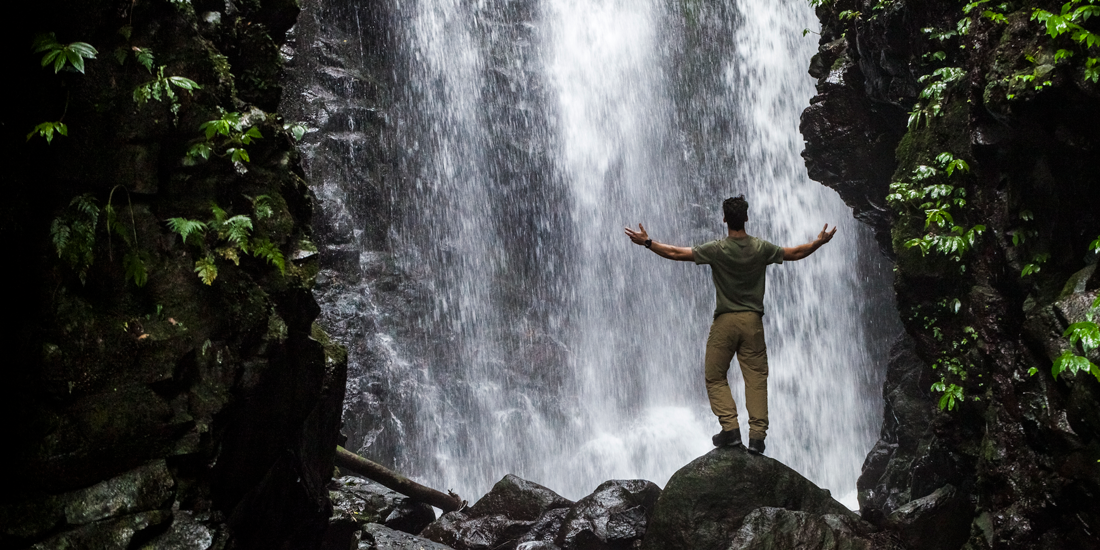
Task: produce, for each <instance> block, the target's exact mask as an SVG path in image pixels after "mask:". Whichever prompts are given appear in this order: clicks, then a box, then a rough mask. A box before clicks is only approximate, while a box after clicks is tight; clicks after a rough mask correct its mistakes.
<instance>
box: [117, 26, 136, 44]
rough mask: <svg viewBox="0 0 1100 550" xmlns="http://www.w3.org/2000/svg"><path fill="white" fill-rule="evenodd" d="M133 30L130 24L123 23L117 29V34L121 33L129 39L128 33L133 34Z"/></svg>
mask: <svg viewBox="0 0 1100 550" xmlns="http://www.w3.org/2000/svg"><path fill="white" fill-rule="evenodd" d="M133 32H134V28H133V27H131V26H130V25H123V26H122V28H120V29H118V34H121V35H122V37H123V38H125V39H126V40H129V39H130V35H131V34H133Z"/></svg>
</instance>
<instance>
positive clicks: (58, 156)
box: [0, 0, 345, 548]
mask: <svg viewBox="0 0 1100 550" xmlns="http://www.w3.org/2000/svg"><path fill="white" fill-rule="evenodd" d="M20 13H22V14H23V15H22V16H20V17H18V18H16V19H15V20H13V21H10V24H9V26H8V27H9V28H8V32H6V33H5V35H4V43H5V52H6V55H5V56H4V74H5V77H6V78H5V82H6V86H5V87H6V88H7V94H6V101H5V108H4V110H3V115H2V117H3V118H2V121H0V122H2V132H3V139H4V146H3V155H4V163H3V164H4V167H5V169H4V171H3V175H2V176H0V177H2V178H3V182H4V189H5V190H6V193H7V196H6V198H5V200H4V201H3V205H2V206H0V209H2V211H0V219H2V220H3V221H2V225H0V232H2V235H3V242H4V243H6V246H7V247H8V251H9V258H10V259H11V260H12V261H11V263H12V265H13V267H14V266H17V267H14V268H13V269H11V270H10V275H11V276H10V277H7V278H6V281H7V292H8V295H9V296H11V297H12V298H11V302H10V303H13V306H14V307H10V308H9V313H10V314H11V315H12V316H13V319H12V321H14V322H12V323H9V329H8V330H7V331H6V334H5V346H4V350H5V353H6V355H7V360H6V361H5V372H4V375H3V376H4V381H3V383H0V403H2V406H3V414H4V415H5V418H7V419H8V421H7V422H5V423H4V428H3V431H4V432H3V440H4V442H5V454H6V458H7V459H8V460H7V462H8V463H9V468H8V469H6V470H5V475H4V476H3V479H4V480H3V484H4V486H3V488H2V489H0V526H2V530H0V547H3V548H23V547H27V546H30V545H33V544H39V545H40V547H44V548H54V547H74V548H131V547H134V548H136V547H139V546H140V547H153V548H207V547H211V548H228V547H233V548H261V547H262V548H310V547H313V546H315V545H316V544H318V543H319V540H320V538H321V533H323V531H324V529H325V526H326V523H327V518H328V516H329V513H330V511H331V505H330V504H329V501H328V493H327V490H326V489H325V484H326V483H327V481H328V479H329V478H330V476H331V474H332V471H333V466H332V456H333V453H334V449H335V446H336V438H337V436H338V428H339V422H340V408H341V402H342V400H343V395H344V379H345V362H344V358H343V352H342V351H341V349H340V348H339V346H336V345H334V344H331V343H330V342H329V341H328V339H327V337H326V336H325V335H324V333H323V332H321V331H320V330H319V329H317V328H315V326H314V325H313V320H314V318H315V317H316V316H317V315H318V312H319V308H318V306H317V304H316V302H315V301H314V299H313V297H312V295H311V290H310V289H311V287H312V285H313V278H314V275H315V274H316V271H317V264H316V261H317V257H316V247H315V246H313V244H312V243H311V240H310V239H311V235H312V231H311V228H310V222H311V218H312V214H313V198H312V196H311V193H310V191H309V189H308V188H307V186H306V184H305V182H304V180H303V175H302V172H301V169H300V168H299V165H298V155H297V152H296V146H295V144H294V140H293V136H292V134H293V130H294V129H293V128H290V131H288V124H287V123H286V121H284V120H282V118H281V117H280V116H279V115H278V114H277V113H276V109H277V107H278V102H279V98H280V94H281V89H280V87H279V85H278V82H279V81H278V75H279V72H280V70H281V63H282V62H281V59H280V55H279V50H278V48H279V45H280V44H281V43H282V42H283V40H284V38H285V34H286V31H287V29H288V28H290V26H291V25H292V24H293V23H294V22H295V20H296V18H297V15H298V7H297V4H296V2H295V1H294V0H262V1H261V0H242V1H236V2H232V1H231V2H221V1H216V2H215V1H207V0H191V1H188V0H173V1H167V0H163V1H162V0H149V1H144V0H139V1H137V2H131V1H111V0H107V1H92V2H68V1H47V2H40V3H37V4H34V5H33V6H30V5H28V6H23V7H22V9H21V10H20ZM51 33H52V34H51ZM78 42H82V43H86V44H88V46H89V47H88V48H86V47H84V46H81V45H80V44H77V45H76V46H73V44H74V43H78ZM32 44H33V45H34V46H32ZM36 49H37V50H38V51H36ZM93 51H94V52H97V53H95V54H94V56H93V54H92V52H93ZM54 54H56V55H54ZM44 56H52V57H48V58H47V60H46V62H43V61H42V59H43V57H44ZM58 59H60V62H58ZM55 63H56V65H55ZM43 65H45V66H43ZM209 121H217V122H215V123H213V124H206V125H205V126H204V123H207V122H209ZM44 122H48V123H50V124H49V125H47V126H45V127H39V128H44V129H51V130H53V134H52V136H49V138H50V139H48V140H47V139H46V138H47V136H46V135H45V134H46V133H48V132H46V131H45V130H42V131H32V128H36V125H39V124H41V123H44ZM61 125H64V126H63V128H64V130H65V131H64V132H62V131H61V128H62V126H61ZM28 132H31V134H30V135H29V136H28Z"/></svg>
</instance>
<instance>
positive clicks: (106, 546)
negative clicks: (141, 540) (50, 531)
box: [31, 510, 172, 550]
mask: <svg viewBox="0 0 1100 550" xmlns="http://www.w3.org/2000/svg"><path fill="white" fill-rule="evenodd" d="M171 519H172V513H171V512H168V511H165V510H156V511H152V512H142V513H140V514H133V515H130V516H123V517H120V518H117V519H109V520H102V521H96V522H92V523H89V524H87V525H82V526H80V527H79V528H77V529H73V530H71V531H65V532H64V533H61V534H59V535H56V536H54V537H51V538H49V539H47V540H45V541H43V542H40V543H38V544H35V545H33V546H31V549H32V550H60V549H69V548H72V549H74V550H75V549H78V548H95V549H96V550H127V549H128V548H130V547H131V546H130V544H131V543H132V542H133V541H134V539H135V538H136V537H141V536H143V535H145V534H146V532H147V531H149V530H155V529H157V528H158V527H159V526H161V525H163V524H165V523H167V522H168V521H171Z"/></svg>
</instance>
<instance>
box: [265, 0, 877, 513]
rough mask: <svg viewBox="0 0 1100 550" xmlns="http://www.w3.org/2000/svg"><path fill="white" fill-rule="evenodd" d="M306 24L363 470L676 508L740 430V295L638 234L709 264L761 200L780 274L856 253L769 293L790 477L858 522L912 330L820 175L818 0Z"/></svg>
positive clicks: (407, 7) (315, 8)
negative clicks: (898, 354) (717, 395)
mask: <svg viewBox="0 0 1100 550" xmlns="http://www.w3.org/2000/svg"><path fill="white" fill-rule="evenodd" d="M303 8H304V10H305V12H306V15H309V17H312V19H310V18H309V17H307V16H306V15H304V16H303V21H312V22H311V23H308V24H306V23H300V24H299V27H300V28H299V29H297V30H296V32H297V33H298V46H297V51H296V52H294V51H288V52H287V55H288V57H294V56H297V57H298V59H295V60H294V61H293V63H292V64H291V72H292V73H293V75H294V76H293V79H296V81H297V82H299V83H300V84H299V85H298V87H297V88H296V87H295V86H294V85H291V86H290V87H289V88H290V91H291V92H297V94H296V95H294V97H290V98H289V99H287V100H286V102H288V103H289V104H290V107H288V109H287V110H288V111H289V112H290V113H291V114H292V115H293V114H294V113H297V116H299V117H300V118H303V119H308V120H309V124H310V126H311V127H312V131H311V132H310V134H309V135H308V137H307V139H306V142H305V144H304V145H303V152H304V154H305V155H304V156H305V160H306V163H305V164H306V168H307V172H308V175H309V176H310V179H311V181H312V185H313V186H314V190H315V193H316V194H317V195H318V197H319V198H320V199H321V201H322V202H321V204H322V206H321V214H322V218H323V223H321V229H320V235H319V240H320V241H321V244H322V245H324V248H325V250H327V251H328V252H327V255H326V256H325V257H326V258H328V260H326V263H327V267H326V270H325V271H324V272H323V273H322V274H321V276H319V287H320V291H319V295H320V301H321V303H322V306H323V307H324V309H325V313H324V315H323V317H322V322H323V324H325V325H326V327H328V328H329V329H330V330H331V331H333V332H335V333H336V334H337V335H338V336H339V337H341V338H342V339H343V340H344V341H345V342H347V343H348V345H349V348H350V349H351V361H352V376H351V378H350V379H349V388H348V401H347V405H346V410H345V430H346V432H347V433H348V434H349V436H350V437H349V442H348V446H349V448H352V449H353V450H357V451H359V452H360V453H362V454H364V455H365V456H369V457H372V458H374V459H376V460H380V461H382V462H385V463H388V464H390V465H392V466H395V467H397V468H398V469H400V470H401V471H403V472H404V473H406V474H407V475H409V476H410V477H413V478H416V479H419V480H421V481H423V482H425V483H427V484H429V485H432V486H435V487H439V488H453V489H455V490H456V491H457V492H458V493H459V494H461V495H463V496H464V497H466V498H476V497H477V496H478V495H481V494H483V493H484V492H486V491H487V490H488V489H489V488H490V487H491V486H492V484H493V483H494V482H496V481H497V480H499V479H500V478H501V477H503V476H504V475H505V474H508V473H514V474H516V475H518V476H520V477H523V478H526V479H530V480H532V481H535V482H538V483H541V484H543V485H546V486H548V487H550V488H552V489H554V490H556V491H558V492H559V493H561V494H563V495H564V496H567V497H569V498H574V499H575V498H579V497H582V496H584V495H585V494H588V493H589V492H590V491H592V490H593V489H594V488H595V487H596V486H597V485H598V484H599V483H601V482H602V481H605V480H607V479H613V478H619V479H624V478H644V479H649V480H651V481H654V482H656V483H658V484H660V485H663V484H664V483H665V482H666V481H667V480H668V478H669V477H670V476H671V475H672V473H674V472H675V471H676V469H678V468H679V467H681V466H682V465H684V464H686V463H687V462H689V461H690V460H692V459H693V458H695V457H697V456H699V455H701V454H703V453H705V452H707V451H708V450H709V449H710V448H711V446H710V437H709V436H710V435H712V434H713V433H715V432H716V431H717V430H718V429H719V426H718V423H717V421H716V419H715V418H714V416H713V415H712V414H711V412H710V409H709V405H708V403H707V398H706V392H705V389H704V385H703V352H704V344H705V340H706V334H707V331H708V329H709V324H710V321H711V318H712V312H713V307H714V289H713V286H712V284H711V281H710V272H709V268H708V267H705V266H695V265H694V264H691V263H679V262H671V261H667V260H664V259H661V258H659V257H657V256H656V255H655V254H652V253H651V252H649V251H647V250H645V249H643V248H641V247H637V246H634V245H632V244H631V243H630V242H629V240H628V239H627V238H626V237H625V236H624V235H623V234H622V228H623V226H624V225H631V226H636V224H638V223H642V224H644V225H645V226H646V228H647V229H648V230H649V232H650V234H651V236H652V237H653V238H654V239H656V240H659V241H661V242H667V243H671V244H678V245H692V244H701V243H702V242H705V241H707V240H712V239H716V238H721V237H723V236H724V234H725V226H724V225H723V224H722V223H721V221H722V213H721V201H722V200H723V199H724V198H726V197H728V196H730V195H731V194H738V193H744V194H745V195H746V197H747V199H748V201H749V203H750V210H749V223H748V224H747V230H748V231H749V233H750V234H752V235H755V236H758V237H761V238H763V239H766V240H769V241H772V242H774V243H776V244H778V245H780V246H793V245H796V244H801V243H804V242H807V241H809V240H811V239H812V238H813V237H814V236H816V235H817V233H818V232H819V231H820V230H821V227H822V226H823V225H824V224H825V223H829V224H830V225H833V224H837V225H839V231H838V233H837V236H836V238H835V239H834V240H833V242H832V243H831V244H829V245H828V246H826V247H824V248H823V249H821V250H819V251H818V252H817V253H816V254H814V255H813V256H811V257H809V258H807V259H805V260H802V261H800V262H791V263H785V264H783V265H777V266H771V267H769V268H768V283H767V285H768V292H767V295H766V299H765V309H766V315H765V317H764V322H765V330H766V334H767V338H768V347H769V362H770V371H771V375H770V380H769V392H770V393H769V400H770V419H771V428H770V430H769V433H768V440H767V443H768V451H767V454H768V455H769V456H771V457H774V458H776V459H777V460H780V461H782V462H784V463H786V464H788V465H789V466H791V467H792V468H794V469H796V470H798V471H800V472H801V473H803V474H804V475H805V476H806V477H808V478H809V479H811V480H813V481H814V482H816V483H818V484H819V485H821V486H823V487H826V488H828V489H830V490H832V491H833V493H834V495H836V496H838V497H840V498H842V500H843V501H844V502H845V503H846V504H849V505H850V506H854V505H855V497H854V494H855V480H856V477H857V476H858V473H859V469H860V466H861V464H862V461H863V457H864V455H865V454H866V452H867V451H868V450H869V449H870V447H871V445H872V444H873V443H874V440H875V438H876V435H877V428H878V426H879V422H880V419H881V398H880V397H879V395H878V393H879V389H878V388H879V387H880V385H881V378H880V375H879V374H877V371H878V370H879V369H878V368H877V367H878V366H880V365H882V364H883V363H884V346H883V344H882V341H883V335H884V334H885V333H886V332H888V329H889V327H888V326H886V325H889V322H888V321H883V320H882V319H884V318H889V315H882V313H881V312H882V311H884V310H889V311H892V309H893V304H892V302H891V297H890V295H889V290H888V280H887V274H886V271H885V267H884V265H885V264H884V262H882V261H881V260H880V259H879V258H878V255H879V253H878V251H877V249H876V248H875V246H874V244H873V240H872V238H871V236H870V232H869V230H867V229H865V228H864V227H863V226H862V225H860V224H859V223H857V222H855V221H854V220H853V219H852V216H851V211H850V210H849V209H848V208H847V207H845V205H844V204H843V203H842V202H841V201H840V199H839V198H838V197H837V196H836V194H835V193H834V192H832V191H831V190H828V189H826V188H824V187H822V186H820V185H818V184H817V183H815V182H812V181H810V180H809V179H808V178H807V177H806V173H805V168H804V165H803V162H802V159H801V158H800V156H799V152H800V150H801V149H802V139H801V136H800V135H799V133H798V117H799V115H800V113H801V110H802V109H803V108H804V106H805V105H806V104H808V101H809V99H810V97H811V96H812V95H813V84H812V80H811V79H810V78H809V77H808V76H807V75H806V74H805V68H806V67H807V66H808V63H809V58H810V56H811V55H812V54H813V52H814V51H815V47H816V46H815V42H816V40H815V39H814V38H813V35H811V36H810V37H806V36H804V33H803V32H802V30H803V29H804V28H811V29H812V28H816V25H817V22H816V20H815V19H814V17H813V13H812V10H811V9H810V8H809V6H808V5H807V4H806V2H804V0H786V1H782V2H766V3H762V2H752V1H750V0H725V1H723V2H701V1H698V0H679V1H665V2H657V1H653V0H511V1H508V0H503V1H497V2H489V1H485V0H481V1H459V0H387V1H384V2H376V3H373V4H370V5H358V4H355V3H354V1H353V0H344V1H343V3H340V4H338V5H337V4H336V0H310V1H307V2H303ZM363 18H366V19H367V20H368V21H369V24H368V25H367V26H366V29H364V25H363V23H362V19H363ZM353 22H354V24H352V23H353ZM307 35H308V36H307ZM364 36H367V37H368V38H367V39H366V40H365V41H364ZM341 37H342V38H341ZM349 38H350V39H351V40H352V42H351V44H352V45H353V46H349V45H348V44H349V43H348V42H347V40H348V39H349ZM356 39H358V42H356ZM341 40H342V42H341ZM356 48H358V49H357V50H356ZM357 56H358V58H357ZM307 58H308V59H310V60H312V61H307V60H306V59H307ZM380 59H381V60H382V61H379V60H380ZM334 60H338V61H334ZM368 73H373V76H365V75H367V74H368ZM318 75H319V76H318ZM380 89H381V91H379V90H380ZM349 273H352V274H349ZM730 373H731V376H730V380H731V387H733V388H734V389H735V400H736V401H737V403H738V406H739V415H740V417H741V422H742V425H743V427H747V424H746V422H747V419H748V417H747V414H746V413H745V411H744V399H743V391H742V389H741V377H740V373H739V369H738V368H737V365H736V363H735V364H734V365H733V367H732V368H731V370H730ZM743 433H747V432H745V431H743ZM745 437H747V435H746V436H745Z"/></svg>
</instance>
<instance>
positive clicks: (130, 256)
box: [122, 250, 149, 287]
mask: <svg viewBox="0 0 1100 550" xmlns="http://www.w3.org/2000/svg"><path fill="white" fill-rule="evenodd" d="M122 267H123V269H124V270H125V275H124V276H125V277H126V278H127V279H130V280H131V281H133V282H134V285H136V286H138V287H143V286H145V283H146V282H148V280H149V273H148V271H147V270H146V269H145V259H144V258H142V256H141V253H139V252H137V251H136V250H131V251H129V252H127V253H126V256H123V258H122Z"/></svg>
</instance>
